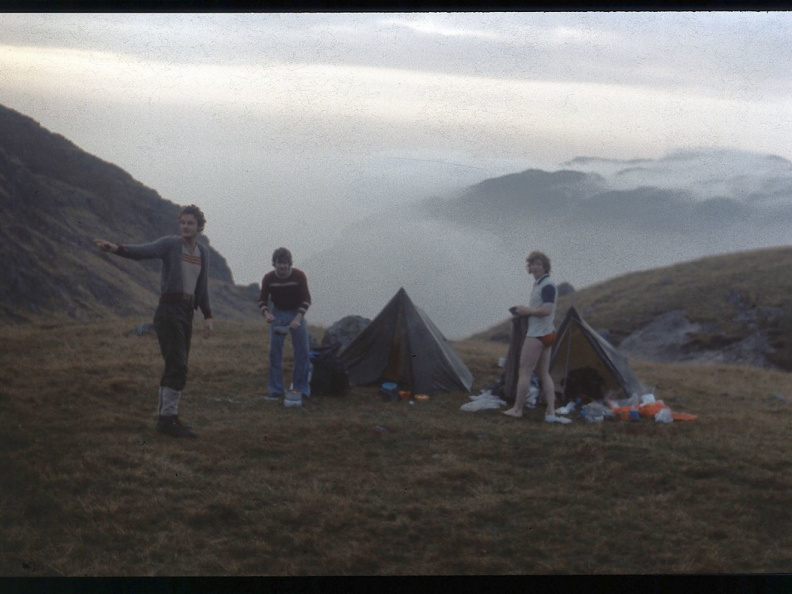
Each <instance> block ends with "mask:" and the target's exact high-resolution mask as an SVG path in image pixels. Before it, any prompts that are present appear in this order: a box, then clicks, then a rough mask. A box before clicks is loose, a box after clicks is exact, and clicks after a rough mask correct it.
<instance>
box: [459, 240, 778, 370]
mask: <svg viewBox="0 0 792 594" xmlns="http://www.w3.org/2000/svg"><path fill="white" fill-rule="evenodd" d="M790 271H792V248H788V247H783V248H770V249H762V250H754V251H749V252H741V253H734V254H725V255H720V256H712V257H707V258H701V259H698V260H693V261H690V262H684V263H681V264H675V265H673V266H666V267H662V268H655V269H652V270H646V271H641V272H635V273H631V274H625V275H623V276H619V277H616V278H612V279H608V280H605V281H603V282H601V283H598V284H596V285H593V286H591V287H587V288H585V289H582V290H579V291H577V292H576V293H574V294H572V295H568V296H565V297H562V298H561V299H560V300H559V307H558V310H557V313H556V322H557V323H560V320H562V319H563V316H564V314H565V313H566V310H567V309H568V308H569V306H571V305H574V306H575V307H576V308H577V309H578V311H580V312H581V314H582V315H583V317H584V318H585V319H586V321H587V322H588V323H589V324H591V325H592V326H593V327H594V328H597V329H607V330H608V331H609V333H610V336H611V338H612V340H613V342H614V344H616V345H618V343H619V342H620V341H621V340H622V339H623V338H624V337H625V336H627V335H629V334H630V333H631V332H633V331H635V330H637V329H639V328H641V327H643V326H645V325H646V324H648V323H649V322H651V321H652V320H653V319H654V318H655V317H656V316H659V315H661V314H663V313H666V312H669V311H674V310H684V311H685V314H686V316H687V318H688V319H689V320H691V321H693V322H700V323H702V324H707V325H709V326H710V327H711V328H712V330H711V331H709V332H706V333H705V332H702V333H701V334H700V335H699V336H698V337H695V340H696V341H697V343H698V344H699V345H700V346H701V347H711V348H717V347H718V345H725V344H729V343H731V342H734V341H736V340H739V339H741V338H743V337H745V336H746V335H747V334H748V333H749V332H752V331H754V330H756V329H757V328H761V329H765V330H767V332H768V334H769V335H770V337H771V344H772V346H773V347H774V348H775V349H776V353H775V354H774V355H773V356H772V360H773V362H774V363H776V364H777V365H780V366H781V367H783V368H785V369H792V342H790V340H789V336H790V332H792V274H790ZM526 299H527V296H526ZM774 308H780V311H774ZM509 332H511V325H510V322H509V321H508V320H507V321H505V322H503V323H501V324H499V325H497V326H495V327H493V328H490V329H489V330H487V331H485V332H482V333H479V334H477V335H475V336H474V338H477V339H485V340H486V339H491V338H495V339H500V340H503V337H504V336H509Z"/></svg>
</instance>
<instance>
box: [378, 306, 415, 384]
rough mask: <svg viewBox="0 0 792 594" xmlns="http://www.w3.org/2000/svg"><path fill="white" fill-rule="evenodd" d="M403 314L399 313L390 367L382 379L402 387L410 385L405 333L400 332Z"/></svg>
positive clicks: (389, 357) (384, 372)
mask: <svg viewBox="0 0 792 594" xmlns="http://www.w3.org/2000/svg"><path fill="white" fill-rule="evenodd" d="M402 317H403V316H402V313H401V312H399V315H398V317H397V318H396V330H395V332H394V333H393V341H392V342H391V347H390V354H389V355H388V365H387V367H385V371H383V372H382V379H383V380H386V381H390V382H394V383H397V384H399V385H400V386H403V385H406V384H409V379H410V378H409V370H408V369H405V365H404V364H405V357H404V354H405V352H406V348H405V347H406V345H405V344H404V333H403V332H401V331H400V329H401V324H402Z"/></svg>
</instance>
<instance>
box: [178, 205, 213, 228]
mask: <svg viewBox="0 0 792 594" xmlns="http://www.w3.org/2000/svg"><path fill="white" fill-rule="evenodd" d="M186 214H189V215H192V216H194V217H195V220H196V221H197V222H198V231H203V230H204V225H206V217H205V216H204V213H203V211H202V210H201V209H200V208H198V207H197V206H195V204H190V205H189V206H182V207H181V210H180V211H179V217H178V218H181V216H182V215H186Z"/></svg>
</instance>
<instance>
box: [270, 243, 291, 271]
mask: <svg viewBox="0 0 792 594" xmlns="http://www.w3.org/2000/svg"><path fill="white" fill-rule="evenodd" d="M277 262H288V263H289V266H291V265H292V255H291V252H290V251H289V250H287V249H286V248H285V247H279V248H278V249H277V250H275V251H274V252H272V265H273V266H275V264H276V263H277Z"/></svg>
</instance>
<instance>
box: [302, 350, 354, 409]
mask: <svg viewBox="0 0 792 594" xmlns="http://www.w3.org/2000/svg"><path fill="white" fill-rule="evenodd" d="M340 348H341V343H340V342H337V343H335V344H332V345H330V346H327V347H321V348H318V349H315V350H314V351H312V352H311V365H312V366H313V370H312V372H311V395H312V396H313V395H316V396H341V395H343V394H346V393H347V392H348V391H349V377H348V376H347V372H346V367H344V364H343V363H341V361H339V360H338V356H337V354H338V349H340Z"/></svg>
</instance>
